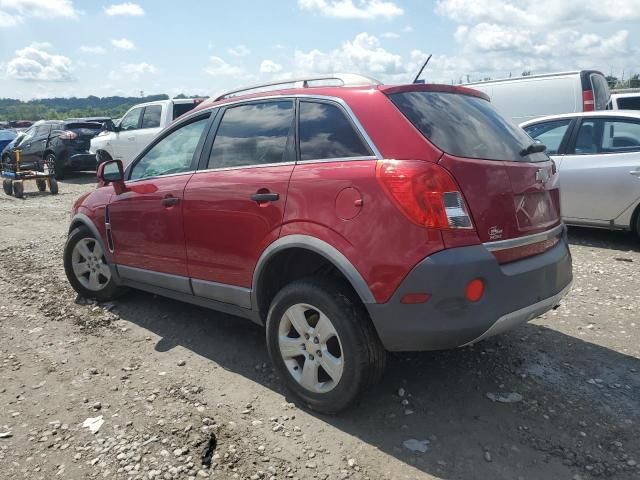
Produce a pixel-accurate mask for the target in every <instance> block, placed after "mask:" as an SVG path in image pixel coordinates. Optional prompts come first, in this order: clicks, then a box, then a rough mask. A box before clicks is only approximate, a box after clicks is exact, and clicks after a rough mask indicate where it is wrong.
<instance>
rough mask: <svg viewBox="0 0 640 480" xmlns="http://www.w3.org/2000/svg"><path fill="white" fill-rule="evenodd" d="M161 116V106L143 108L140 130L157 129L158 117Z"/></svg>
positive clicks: (158, 124)
mask: <svg viewBox="0 0 640 480" xmlns="http://www.w3.org/2000/svg"><path fill="white" fill-rule="evenodd" d="M161 115H162V106H161V105H151V106H149V107H145V109H144V114H143V115H142V127H140V128H158V127H159V126H160V116H161Z"/></svg>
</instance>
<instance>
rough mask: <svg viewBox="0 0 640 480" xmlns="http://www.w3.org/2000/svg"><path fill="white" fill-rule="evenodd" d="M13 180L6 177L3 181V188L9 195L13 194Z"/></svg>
mask: <svg viewBox="0 0 640 480" xmlns="http://www.w3.org/2000/svg"><path fill="white" fill-rule="evenodd" d="M12 183H13V182H12V181H11V180H9V179H8V178H6V179H4V180H3V181H2V189H3V190H4V193H6V194H7V195H9V196H11V195H12V194H13V185H12Z"/></svg>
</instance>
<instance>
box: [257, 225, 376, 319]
mask: <svg viewBox="0 0 640 480" xmlns="http://www.w3.org/2000/svg"><path fill="white" fill-rule="evenodd" d="M292 256H293V257H292ZM292 258H295V259H297V260H301V261H303V262H309V263H308V267H309V268H310V269H312V270H311V272H306V270H305V269H304V267H301V266H300V265H297V267H298V268H297V272H298V273H299V274H298V278H299V277H300V276H302V275H301V274H302V273H307V274H310V273H312V272H314V271H315V270H313V268H314V267H315V268H330V269H335V272H338V273H339V275H340V276H341V277H343V279H344V280H345V281H346V282H347V283H348V284H349V285H350V286H351V288H352V289H353V291H354V292H355V293H356V295H357V296H358V297H359V298H360V300H361V301H362V303H363V304H365V306H366V304H369V303H376V300H375V298H374V296H373V294H372V293H371V290H370V289H369V286H368V285H367V283H366V282H365V280H364V278H363V277H362V275H360V272H358V270H357V269H356V268H355V267H354V266H353V264H352V263H351V262H350V261H349V260H348V259H347V257H345V256H344V255H343V254H342V253H341V252H340V251H339V250H338V249H336V248H335V247H333V246H332V245H330V244H328V243H326V242H324V241H322V240H319V239H318V238H315V237H311V236H308V235H288V236H285V237H281V238H279V239H278V240H276V241H275V242H273V243H272V244H271V245H269V246H268V247H267V248H266V249H265V250H264V252H263V253H262V255H261V256H260V258H259V260H258V263H257V264H256V268H255V270H254V274H253V282H252V288H251V305H252V309H253V310H255V311H256V312H258V314H259V315H260V317H261V318H262V320H264V319H265V318H266V314H267V311H268V308H269V304H270V303H271V302H270V301H271V299H272V298H273V296H275V294H276V293H277V290H279V288H277V287H280V288H281V287H282V286H284V284H286V283H285V282H283V280H282V279H280V278H279V277H278V276H276V277H274V274H275V273H277V272H280V271H282V266H283V265H284V263H285V262H287V261H291V260H292ZM287 273H290V272H287ZM293 275H295V273H294V274H293ZM288 278H289V279H290V281H291V280H293V279H295V278H296V277H295V276H294V277H293V278H291V277H288ZM272 281H275V282H276V283H275V284H274V283H271V282H272ZM280 283H282V285H279V284H280Z"/></svg>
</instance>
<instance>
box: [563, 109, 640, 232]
mask: <svg viewBox="0 0 640 480" xmlns="http://www.w3.org/2000/svg"><path fill="white" fill-rule="evenodd" d="M569 151H570V153H569V154H567V155H565V156H564V157H563V159H562V162H561V164H560V185H561V192H562V209H563V216H564V217H565V218H567V219H570V220H571V219H575V220H589V221H595V222H609V221H611V220H614V219H616V218H617V217H618V216H620V214H622V213H623V212H624V211H625V210H626V209H627V208H629V206H631V205H633V204H634V203H636V202H637V201H638V199H639V198H640V178H639V177H640V121H637V120H633V119H620V118H611V117H602V118H584V119H583V120H582V122H581V124H580V127H579V130H578V133H577V136H576V139H575V145H574V146H573V148H572V149H571V150H569Z"/></svg>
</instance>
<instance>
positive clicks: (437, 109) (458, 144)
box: [390, 92, 549, 162]
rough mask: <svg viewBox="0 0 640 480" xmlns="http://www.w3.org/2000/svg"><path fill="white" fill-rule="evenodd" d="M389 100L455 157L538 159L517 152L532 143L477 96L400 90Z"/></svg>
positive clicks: (541, 155)
mask: <svg viewBox="0 0 640 480" xmlns="http://www.w3.org/2000/svg"><path fill="white" fill-rule="evenodd" d="M390 98H391V101H392V102H393V103H394V104H395V105H396V107H398V108H399V109H400V111H401V112H402V113H403V114H404V115H405V116H406V117H407V118H408V119H409V121H411V123H413V125H415V127H416V128H417V129H418V130H420V132H421V133H422V134H423V135H424V136H425V137H426V138H427V139H429V141H431V142H432V143H433V144H434V145H435V146H436V147H438V148H439V149H441V150H443V151H445V152H446V153H449V154H451V155H455V156H458V157H466V158H478V159H486V160H506V161H516V162H517V161H522V162H542V161H546V160H548V159H549V157H548V156H547V155H546V154H545V153H530V154H528V155H521V152H522V151H523V150H524V149H526V148H527V147H528V146H529V145H531V144H532V143H533V140H532V139H531V137H529V136H528V135H527V134H526V133H525V132H524V131H523V130H522V129H521V128H520V127H518V126H517V125H515V124H514V123H512V122H511V120H508V119H507V118H505V117H503V116H502V115H501V114H500V113H498V111H497V110H496V109H495V108H493V105H491V103H489V102H487V101H486V100H483V99H481V98H477V97H472V96H469V95H462V94H459V93H449V92H403V93H395V94H391V95H390Z"/></svg>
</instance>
